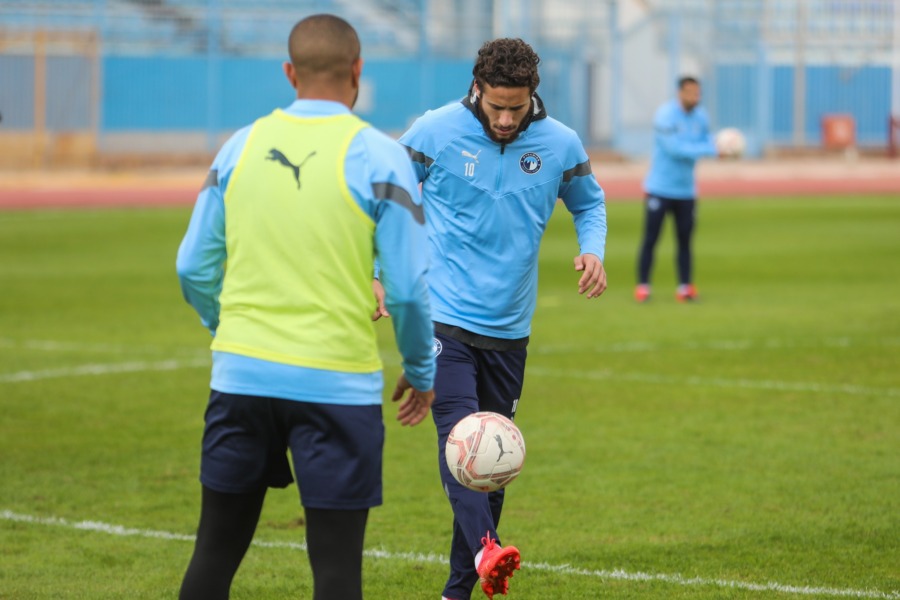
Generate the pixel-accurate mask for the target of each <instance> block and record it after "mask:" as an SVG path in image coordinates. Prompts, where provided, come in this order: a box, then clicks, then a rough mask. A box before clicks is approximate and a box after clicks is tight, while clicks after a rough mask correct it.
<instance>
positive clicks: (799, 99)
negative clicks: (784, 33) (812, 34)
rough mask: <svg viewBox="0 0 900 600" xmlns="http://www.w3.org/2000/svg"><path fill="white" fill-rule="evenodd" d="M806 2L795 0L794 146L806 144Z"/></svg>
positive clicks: (804, 0)
mask: <svg viewBox="0 0 900 600" xmlns="http://www.w3.org/2000/svg"><path fill="white" fill-rule="evenodd" d="M806 15H807V13H806V0H797V26H796V27H797V31H796V34H797V35H796V36H795V41H794V145H795V146H803V145H804V143H805V142H806Z"/></svg>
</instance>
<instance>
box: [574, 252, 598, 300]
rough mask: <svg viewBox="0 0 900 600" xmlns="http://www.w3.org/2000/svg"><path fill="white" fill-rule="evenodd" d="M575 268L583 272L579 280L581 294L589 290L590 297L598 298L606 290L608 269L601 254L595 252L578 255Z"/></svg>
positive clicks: (588, 295)
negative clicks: (604, 265) (605, 267)
mask: <svg viewBox="0 0 900 600" xmlns="http://www.w3.org/2000/svg"><path fill="white" fill-rule="evenodd" d="M575 270H576V271H581V272H582V273H581V278H580V279H579V280H578V293H579V294H583V293H585V292H587V297H588V299H590V298H596V297H597V296H599V295H600V294H602V293H603V292H604V291H605V290H606V270H605V269H604V268H603V263H602V262H601V261H600V257H599V256H597V255H595V254H582V255H580V256H576V257H575Z"/></svg>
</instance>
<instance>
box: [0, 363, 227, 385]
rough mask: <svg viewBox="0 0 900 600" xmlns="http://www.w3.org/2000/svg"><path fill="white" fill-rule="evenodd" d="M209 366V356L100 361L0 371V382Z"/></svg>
mask: <svg viewBox="0 0 900 600" xmlns="http://www.w3.org/2000/svg"><path fill="white" fill-rule="evenodd" d="M198 367H209V358H208V357H207V358H203V359H199V358H195V359H191V360H174V359H172V360H159V361H153V362H150V361H130V362H122V363H101V364H87V365H78V366H75V367H62V368H59V369H44V370H41V371H18V372H15V373H0V383H15V382H23V381H39V380H43V379H56V378H59V377H83V376H85V375H110V374H113V373H139V372H145V371H174V370H177V369H195V368H198Z"/></svg>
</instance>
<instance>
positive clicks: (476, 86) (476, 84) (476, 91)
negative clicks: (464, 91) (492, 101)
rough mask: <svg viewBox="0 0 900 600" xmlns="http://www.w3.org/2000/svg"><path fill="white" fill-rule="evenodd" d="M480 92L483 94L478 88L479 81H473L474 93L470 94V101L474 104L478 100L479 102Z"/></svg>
mask: <svg viewBox="0 0 900 600" xmlns="http://www.w3.org/2000/svg"><path fill="white" fill-rule="evenodd" d="M479 94H481V91H480V90H479V89H478V82H477V81H473V82H472V95H471V96H469V102H471V103H472V104H475V103H476V102H478V95H479Z"/></svg>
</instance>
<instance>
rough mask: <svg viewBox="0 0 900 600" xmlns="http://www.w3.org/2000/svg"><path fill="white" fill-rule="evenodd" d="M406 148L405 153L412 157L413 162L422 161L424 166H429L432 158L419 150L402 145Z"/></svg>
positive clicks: (432, 160)
mask: <svg viewBox="0 0 900 600" xmlns="http://www.w3.org/2000/svg"><path fill="white" fill-rule="evenodd" d="M403 147H404V148H406V153H407V154H409V158H410V159H412V161H413V162H417V163H422V164H423V165H425V166H426V167H430V166H431V164H432V163H433V162H434V159H433V158H429V157H427V156H425V154H424V153H422V152H419V151H418V150H413V149H412V148H410V147H409V146H403Z"/></svg>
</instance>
